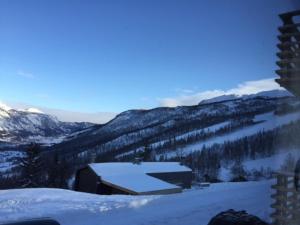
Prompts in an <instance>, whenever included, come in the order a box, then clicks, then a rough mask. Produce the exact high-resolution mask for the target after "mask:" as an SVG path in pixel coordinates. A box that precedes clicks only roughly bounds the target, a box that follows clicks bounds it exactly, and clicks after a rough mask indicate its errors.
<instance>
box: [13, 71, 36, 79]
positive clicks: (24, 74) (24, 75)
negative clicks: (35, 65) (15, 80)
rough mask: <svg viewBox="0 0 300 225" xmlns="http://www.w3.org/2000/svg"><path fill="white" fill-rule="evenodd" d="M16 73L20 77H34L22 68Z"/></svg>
mask: <svg viewBox="0 0 300 225" xmlns="http://www.w3.org/2000/svg"><path fill="white" fill-rule="evenodd" d="M17 74H18V75H19V76H21V77H25V78H28V79H34V78H35V76H34V75H33V74H32V73H28V72H25V71H23V70H18V71H17Z"/></svg>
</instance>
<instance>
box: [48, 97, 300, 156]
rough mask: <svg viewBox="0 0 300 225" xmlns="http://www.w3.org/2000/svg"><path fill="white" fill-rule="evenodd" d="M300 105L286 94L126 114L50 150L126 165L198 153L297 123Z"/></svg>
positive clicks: (212, 101)
mask: <svg viewBox="0 0 300 225" xmlns="http://www.w3.org/2000/svg"><path fill="white" fill-rule="evenodd" d="M299 112H300V103H299V101H298V100H297V99H296V98H294V97H290V94H289V93H288V92H283V91H271V92H263V93H260V94H256V95H251V96H250V95H249V96H242V97H239V98H238V97H234V98H226V100H225V101H224V98H223V99H222V101H215V100H210V101H207V102H206V103H205V102H202V103H201V104H199V105H195V106H181V107H176V108H167V107H161V108H155V109H151V110H129V111H126V112H123V113H121V114H119V115H118V116H117V117H116V118H115V119H113V120H111V121H110V122H108V123H107V124H104V125H103V126H101V127H98V128H95V129H92V130H87V131H84V132H81V133H80V134H78V135H76V136H73V137H69V138H68V139H66V140H65V141H64V142H62V143H59V144H57V145H54V146H53V147H52V148H51V149H55V150H58V151H60V152H62V154H64V153H66V154H75V155H76V154H77V155H80V156H86V155H89V154H94V155H97V156H98V158H103V159H109V160H116V159H118V160H130V159H132V157H134V155H136V154H137V152H141V153H143V152H145V149H147V148H151V149H152V150H155V152H156V156H157V158H159V157H160V156H164V157H167V158H172V157H176V155H177V154H178V149H180V150H181V151H182V152H184V154H190V153H192V152H194V151H200V150H201V149H202V148H203V146H206V147H207V146H212V145H213V144H215V143H217V144H221V143H224V142H225V141H234V140H237V139H239V138H242V137H245V136H251V135H254V134H257V133H258V132H260V131H263V130H273V129H275V128H277V127H280V126H282V125H285V124H289V123H290V122H292V121H298V120H300V114H299Z"/></svg>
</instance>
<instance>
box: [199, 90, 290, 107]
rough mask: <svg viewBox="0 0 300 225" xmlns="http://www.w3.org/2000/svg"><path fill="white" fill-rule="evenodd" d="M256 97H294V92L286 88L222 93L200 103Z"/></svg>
mask: <svg viewBox="0 0 300 225" xmlns="http://www.w3.org/2000/svg"><path fill="white" fill-rule="evenodd" d="M255 97H268V98H280V97H292V94H291V93H289V92H288V91H286V90H272V91H263V92H259V93H257V94H251V95H241V96H240V95H237V94H230V95H221V96H218V97H215V98H211V99H206V100H203V101H201V102H200V103H199V104H209V103H216V102H223V101H232V100H236V99H241V98H243V99H248V98H255Z"/></svg>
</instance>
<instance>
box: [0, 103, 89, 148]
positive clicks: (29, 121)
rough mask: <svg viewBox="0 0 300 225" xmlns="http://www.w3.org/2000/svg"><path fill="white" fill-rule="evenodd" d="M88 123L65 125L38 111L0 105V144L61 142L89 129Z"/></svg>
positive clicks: (47, 143) (48, 143) (49, 143)
mask: <svg viewBox="0 0 300 225" xmlns="http://www.w3.org/2000/svg"><path fill="white" fill-rule="evenodd" d="M90 126H91V124H89V123H66V122H61V121H59V120H58V119H57V118H55V117H53V116H50V115H47V114H44V113H43V112H41V111H40V110H38V109H34V108H29V109H26V110H16V109H12V108H10V107H9V106H6V105H4V104H0V143H1V142H6V143H14V144H26V143H30V142H38V143H42V144H46V145H51V144H53V143H59V142H61V141H62V140H63V139H64V137H65V136H67V135H69V134H71V133H73V132H75V131H79V130H83V129H86V128H87V127H90Z"/></svg>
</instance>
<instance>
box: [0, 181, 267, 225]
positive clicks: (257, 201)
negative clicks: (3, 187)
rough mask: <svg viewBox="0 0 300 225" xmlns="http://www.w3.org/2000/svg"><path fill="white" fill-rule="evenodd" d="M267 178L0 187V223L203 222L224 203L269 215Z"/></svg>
mask: <svg viewBox="0 0 300 225" xmlns="http://www.w3.org/2000/svg"><path fill="white" fill-rule="evenodd" d="M270 185H271V181H261V182H247V183H222V184H213V185H212V186H211V187H209V188H205V189H193V190H187V191H186V192H184V193H181V194H173V195H167V196H120V195H119V196H118V195H115V196H100V195H91V194H85V193H79V192H73V191H67V190H61V189H19V190H8V191H0V223H1V222H7V221H15V220H18V219H30V218H40V217H52V218H54V219H56V220H58V221H59V222H60V223H61V225H87V224H88V225H101V224H103V225H104V224H110V225H117V224H120V225H124V224H135V225H142V224H156V225H162V224H164V225H168V224H170V225H172V224H175V223H176V224H177V225H186V224H189V225H207V223H208V222H209V220H210V219H211V218H212V217H213V216H215V215H216V214H218V213H220V212H221V211H226V210H228V209H235V210H247V211H248V212H249V213H251V214H254V215H257V216H259V217H260V218H262V219H264V220H266V221H269V220H270V218H269V215H270V213H271V209H270V204H271V198H270V195H271V188H270Z"/></svg>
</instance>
